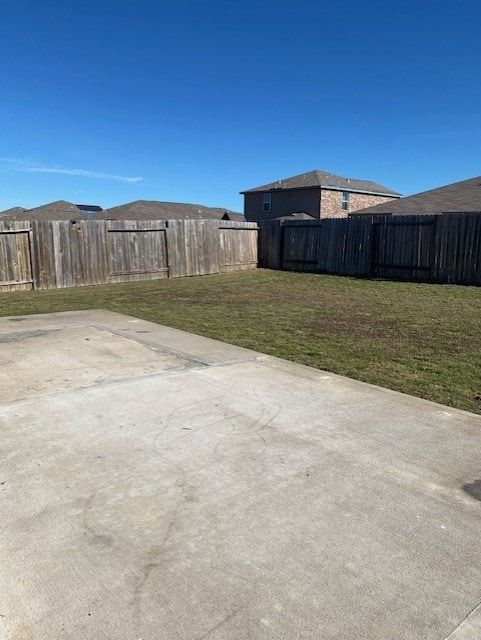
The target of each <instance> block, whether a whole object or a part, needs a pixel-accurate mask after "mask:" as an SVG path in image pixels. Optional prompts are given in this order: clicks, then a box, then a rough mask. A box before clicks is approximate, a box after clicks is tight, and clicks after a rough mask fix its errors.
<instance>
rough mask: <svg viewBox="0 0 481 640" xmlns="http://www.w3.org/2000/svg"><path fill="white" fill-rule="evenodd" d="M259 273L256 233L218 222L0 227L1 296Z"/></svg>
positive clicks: (97, 222) (17, 224)
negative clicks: (245, 271) (227, 273)
mask: <svg viewBox="0 0 481 640" xmlns="http://www.w3.org/2000/svg"><path fill="white" fill-rule="evenodd" d="M256 266H257V225H256V224H255V223H252V222H232V221H225V220H222V221H219V220H169V221H159V220H153V221H152V220H147V221H146V220H142V221H113V220H81V221H76V222H75V221H70V220H49V221H41V222H40V221H27V222H23V221H22V222H20V221H18V222H7V221H1V220H0V291H12V290H18V289H57V288H63V287H77V286H82V285H92V284H104V283H108V282H130V281H136V280H153V279H158V278H175V277H180V276H193V275H203V274H209V273H222V272H225V271H236V270H238V269H252V268H255V267H256Z"/></svg>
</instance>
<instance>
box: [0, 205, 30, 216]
mask: <svg viewBox="0 0 481 640" xmlns="http://www.w3.org/2000/svg"><path fill="white" fill-rule="evenodd" d="M25 211H26V209H24V208H23V207H12V208H11V209H5V211H0V218H12V217H15V216H20V215H22V214H23V213H25Z"/></svg>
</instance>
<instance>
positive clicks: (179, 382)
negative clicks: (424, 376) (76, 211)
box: [0, 311, 481, 640]
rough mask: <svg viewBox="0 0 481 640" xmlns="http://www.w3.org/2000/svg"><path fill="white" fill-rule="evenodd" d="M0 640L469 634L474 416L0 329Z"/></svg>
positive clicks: (109, 329)
mask: <svg viewBox="0 0 481 640" xmlns="http://www.w3.org/2000/svg"><path fill="white" fill-rule="evenodd" d="M0 365H1V366H0V371H1V374H2V375H1V376H0V399H1V400H2V401H3V402H2V404H0V420H1V436H2V437H1V447H0V462H1V466H0V496H1V499H2V500H1V504H2V524H1V527H2V545H1V549H0V562H1V567H2V571H1V572H0V603H1V605H0V637H1V638H5V639H8V640H14V639H15V640H26V639H33V638H35V640H39V639H42V640H43V639H45V640H54V639H57V638H58V639H61V638H69V639H73V640H85V639H86V638H95V639H101V638H108V639H112V640H124V639H125V640H139V639H141V638H143V639H144V640H147V639H149V640H150V639H153V638H155V639H164V638H165V639H169V640H170V639H177V638H178V639H182V640H184V639H186V640H201V639H203V638H209V639H210V640H220V639H239V640H244V639H246V640H247V639H253V638H260V639H263V638H266V639H267V638H276V639H278V638H282V639H284V638H285V639H292V638H302V639H311V638H312V639H316V640H318V639H324V638H329V639H331V638H333V639H343V640H344V639H346V640H347V639H349V640H351V639H356V640H362V639H369V640H375V639H379V640H381V639H382V640H386V639H390V638H393V639H394V638H395V639H396V640H398V639H406V640H407V639H409V640H412V639H414V638H416V639H417V638H419V639H423V640H446V639H447V638H450V639H453V640H468V639H471V638H480V637H481V609H480V602H481V550H480V545H479V540H480V534H481V502H480V500H479V499H478V498H481V489H480V488H479V487H480V486H481V483H479V482H478V481H479V479H480V478H481V462H480V460H481V456H480V453H481V417H479V416H475V415H472V414H469V413H466V412H462V411H456V410H454V409H450V408H448V407H443V406H440V405H436V404H433V403H430V402H426V401H423V400H420V399H417V398H412V397H409V396H404V395H402V394H398V393H394V392H392V391H387V390H384V389H379V388H377V387H372V386H370V385H365V384H362V383H359V382H356V381H352V380H348V379H346V378H342V377H339V376H335V375H333V374H329V373H325V372H322V371H317V370H314V369H310V368H308V367H302V366H299V365H295V364H292V363H288V362H285V361H283V360H279V359H276V358H271V357H268V356H264V355H262V354H258V353H255V352H252V351H248V350H245V349H240V348H237V347H233V346H231V345H225V344H223V343H219V342H216V341H213V340H208V339H206V338H200V337H198V336H193V335H191V334H186V333H183V332H181V331H176V330H173V329H169V328H166V327H159V326H157V325H153V324H151V323H148V322H144V321H140V320H137V319H134V318H128V317H125V316H121V315H118V314H113V313H109V312H101V311H99V312H75V313H66V314H52V315H48V316H29V317H26V318H24V319H18V318H5V319H1V320H0Z"/></svg>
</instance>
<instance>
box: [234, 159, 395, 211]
mask: <svg viewBox="0 0 481 640" xmlns="http://www.w3.org/2000/svg"><path fill="white" fill-rule="evenodd" d="M241 194H242V195H244V214H245V217H246V220H248V221H260V220H273V219H275V218H281V217H284V216H291V215H292V214H294V213H296V214H297V213H304V214H308V215H309V216H310V217H312V218H314V219H319V218H346V217H347V216H348V215H349V213H351V212H353V211H356V210H357V209H363V208H365V207H368V206H370V205H375V204H380V203H383V202H387V201H390V200H397V199H398V198H400V197H401V194H400V193H398V192H397V191H393V190H392V189H388V188H387V187H383V186H382V185H380V184H376V183H375V182H368V181H367V180H354V179H353V178H341V177H339V176H335V175H334V174H332V173H326V172H325V171H317V170H316V171H309V172H308V173H303V174H301V175H299V176H294V177H292V178H285V179H283V180H278V181H277V182H271V183H270V184H265V185H263V186H262V187H255V188H254V189H248V190H247V191H241Z"/></svg>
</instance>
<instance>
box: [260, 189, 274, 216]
mask: <svg viewBox="0 0 481 640" xmlns="http://www.w3.org/2000/svg"><path fill="white" fill-rule="evenodd" d="M271 205H272V202H271V194H270V193H264V195H263V196H262V211H263V212H264V213H269V212H270V211H271Z"/></svg>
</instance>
